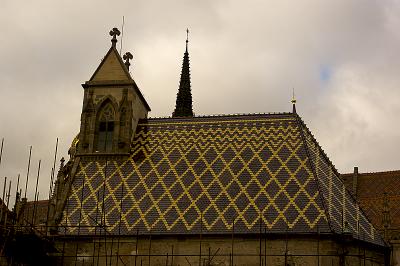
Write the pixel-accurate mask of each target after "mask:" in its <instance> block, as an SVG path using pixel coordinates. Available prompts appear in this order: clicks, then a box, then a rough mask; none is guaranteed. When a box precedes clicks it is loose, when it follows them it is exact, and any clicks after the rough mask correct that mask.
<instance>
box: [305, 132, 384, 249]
mask: <svg viewBox="0 0 400 266" xmlns="http://www.w3.org/2000/svg"><path fill="white" fill-rule="evenodd" d="M303 133H304V135H305V138H306V144H307V147H308V150H309V154H310V157H311V161H312V162H313V167H314V169H315V174H316V177H317V180H318V185H319V190H320V192H321V195H322V197H323V201H324V207H325V209H326V210H327V213H328V217H329V222H330V226H331V228H332V231H333V232H335V233H338V234H341V233H344V232H347V233H351V234H352V235H353V237H355V238H357V239H361V240H366V241H369V242H373V243H375V244H380V245H381V244H383V241H382V238H381V236H380V235H379V233H378V232H377V231H376V229H375V228H374V226H373V225H372V224H371V223H370V222H369V221H368V219H367V218H366V216H365V215H364V213H363V212H362V210H361V209H360V207H359V206H358V204H357V203H356V201H355V199H354V198H353V197H352V196H351V195H350V193H349V192H348V191H347V190H346V188H345V185H344V183H343V182H342V180H341V179H340V177H339V175H338V174H337V173H336V171H335V170H334V168H333V165H332V164H330V163H329V161H328V160H327V158H325V156H326V155H324V154H323V152H322V149H321V147H319V146H318V144H317V142H316V141H315V139H314V138H313V136H312V135H311V133H310V132H309V131H308V130H307V129H306V128H303Z"/></svg>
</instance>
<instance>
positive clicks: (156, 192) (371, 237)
mask: <svg viewBox="0 0 400 266" xmlns="http://www.w3.org/2000/svg"><path fill="white" fill-rule="evenodd" d="M233 224H234V226H233ZM63 225H72V227H63ZM78 225H80V226H81V227H76V226H78ZM100 225H101V226H103V227H104V228H105V229H106V230H107V232H108V233H110V234H136V233H137V232H138V233H139V234H199V233H202V234H228V233H229V234H230V233H231V232H232V231H233V230H234V232H235V233H236V234H240V233H242V234H251V233H258V232H259V231H260V228H262V230H263V229H264V228H266V230H267V231H268V232H272V233H291V234H292V233H295V234H296V233H317V232H321V233H333V234H340V233H343V232H351V233H352V234H353V236H354V237H355V238H359V239H363V240H366V241H368V242H372V243H375V244H379V245H382V244H383V241H382V239H381V237H380V236H379V234H378V233H377V232H376V230H375V229H374V227H373V226H372V225H371V223H370V222H369V221H368V220H367V218H366V217H365V215H364V214H363V212H362V211H361V210H360V208H359V207H358V205H357V204H356V202H355V200H354V199H353V198H352V197H351V196H350V194H349V193H348V192H347V191H346V189H345V186H344V185H343V183H342V181H341V179H340V178H339V174H338V173H337V171H336V169H335V168H334V166H333V165H332V163H331V162H330V161H329V159H328V157H327V156H326V155H325V153H324V152H323V151H322V149H321V147H320V146H319V145H318V143H317V142H316V140H315V139H314V137H313V136H312V134H311V133H310V131H309V130H308V129H307V127H306V126H305V124H304V123H303V122H302V120H301V119H300V117H299V116H298V115H297V114H292V113H282V114H263V115H227V116H214V117H191V118H157V119H147V120H143V121H140V123H139V125H138V128H137V132H136V135H135V138H134V140H133V142H132V154H131V156H130V157H129V158H128V159H123V160H122V159H115V158H113V157H112V156H110V157H109V158H108V159H104V158H103V159H99V157H97V158H96V157H82V159H81V161H80V163H79V168H78V170H77V174H76V175H75V177H74V182H73V184H72V188H71V191H70V196H69V198H68V200H67V203H66V208H65V210H64V215H63V220H62V222H61V226H60V229H61V231H62V232H63V233H66V234H81V235H87V234H99V233H101V231H102V230H101V228H100Z"/></svg>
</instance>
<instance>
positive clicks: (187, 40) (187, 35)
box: [186, 28, 189, 52]
mask: <svg viewBox="0 0 400 266" xmlns="http://www.w3.org/2000/svg"><path fill="white" fill-rule="evenodd" d="M188 42H189V29H188V28H186V52H187V51H188Z"/></svg>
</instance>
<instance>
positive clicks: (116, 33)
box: [110, 28, 121, 48]
mask: <svg viewBox="0 0 400 266" xmlns="http://www.w3.org/2000/svg"><path fill="white" fill-rule="evenodd" d="M120 34H121V32H120V31H119V29H118V28H113V29H112V30H110V36H112V37H113V38H112V39H111V43H112V46H113V47H114V48H115V47H116V46H117V41H118V40H117V36H119V35H120Z"/></svg>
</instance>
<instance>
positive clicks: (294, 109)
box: [290, 88, 297, 114]
mask: <svg viewBox="0 0 400 266" xmlns="http://www.w3.org/2000/svg"><path fill="white" fill-rule="evenodd" d="M290 102H291V103H292V104H293V114H295V113H296V102H297V100H296V97H295V95H294V88H293V94H292V100H291V101H290Z"/></svg>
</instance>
